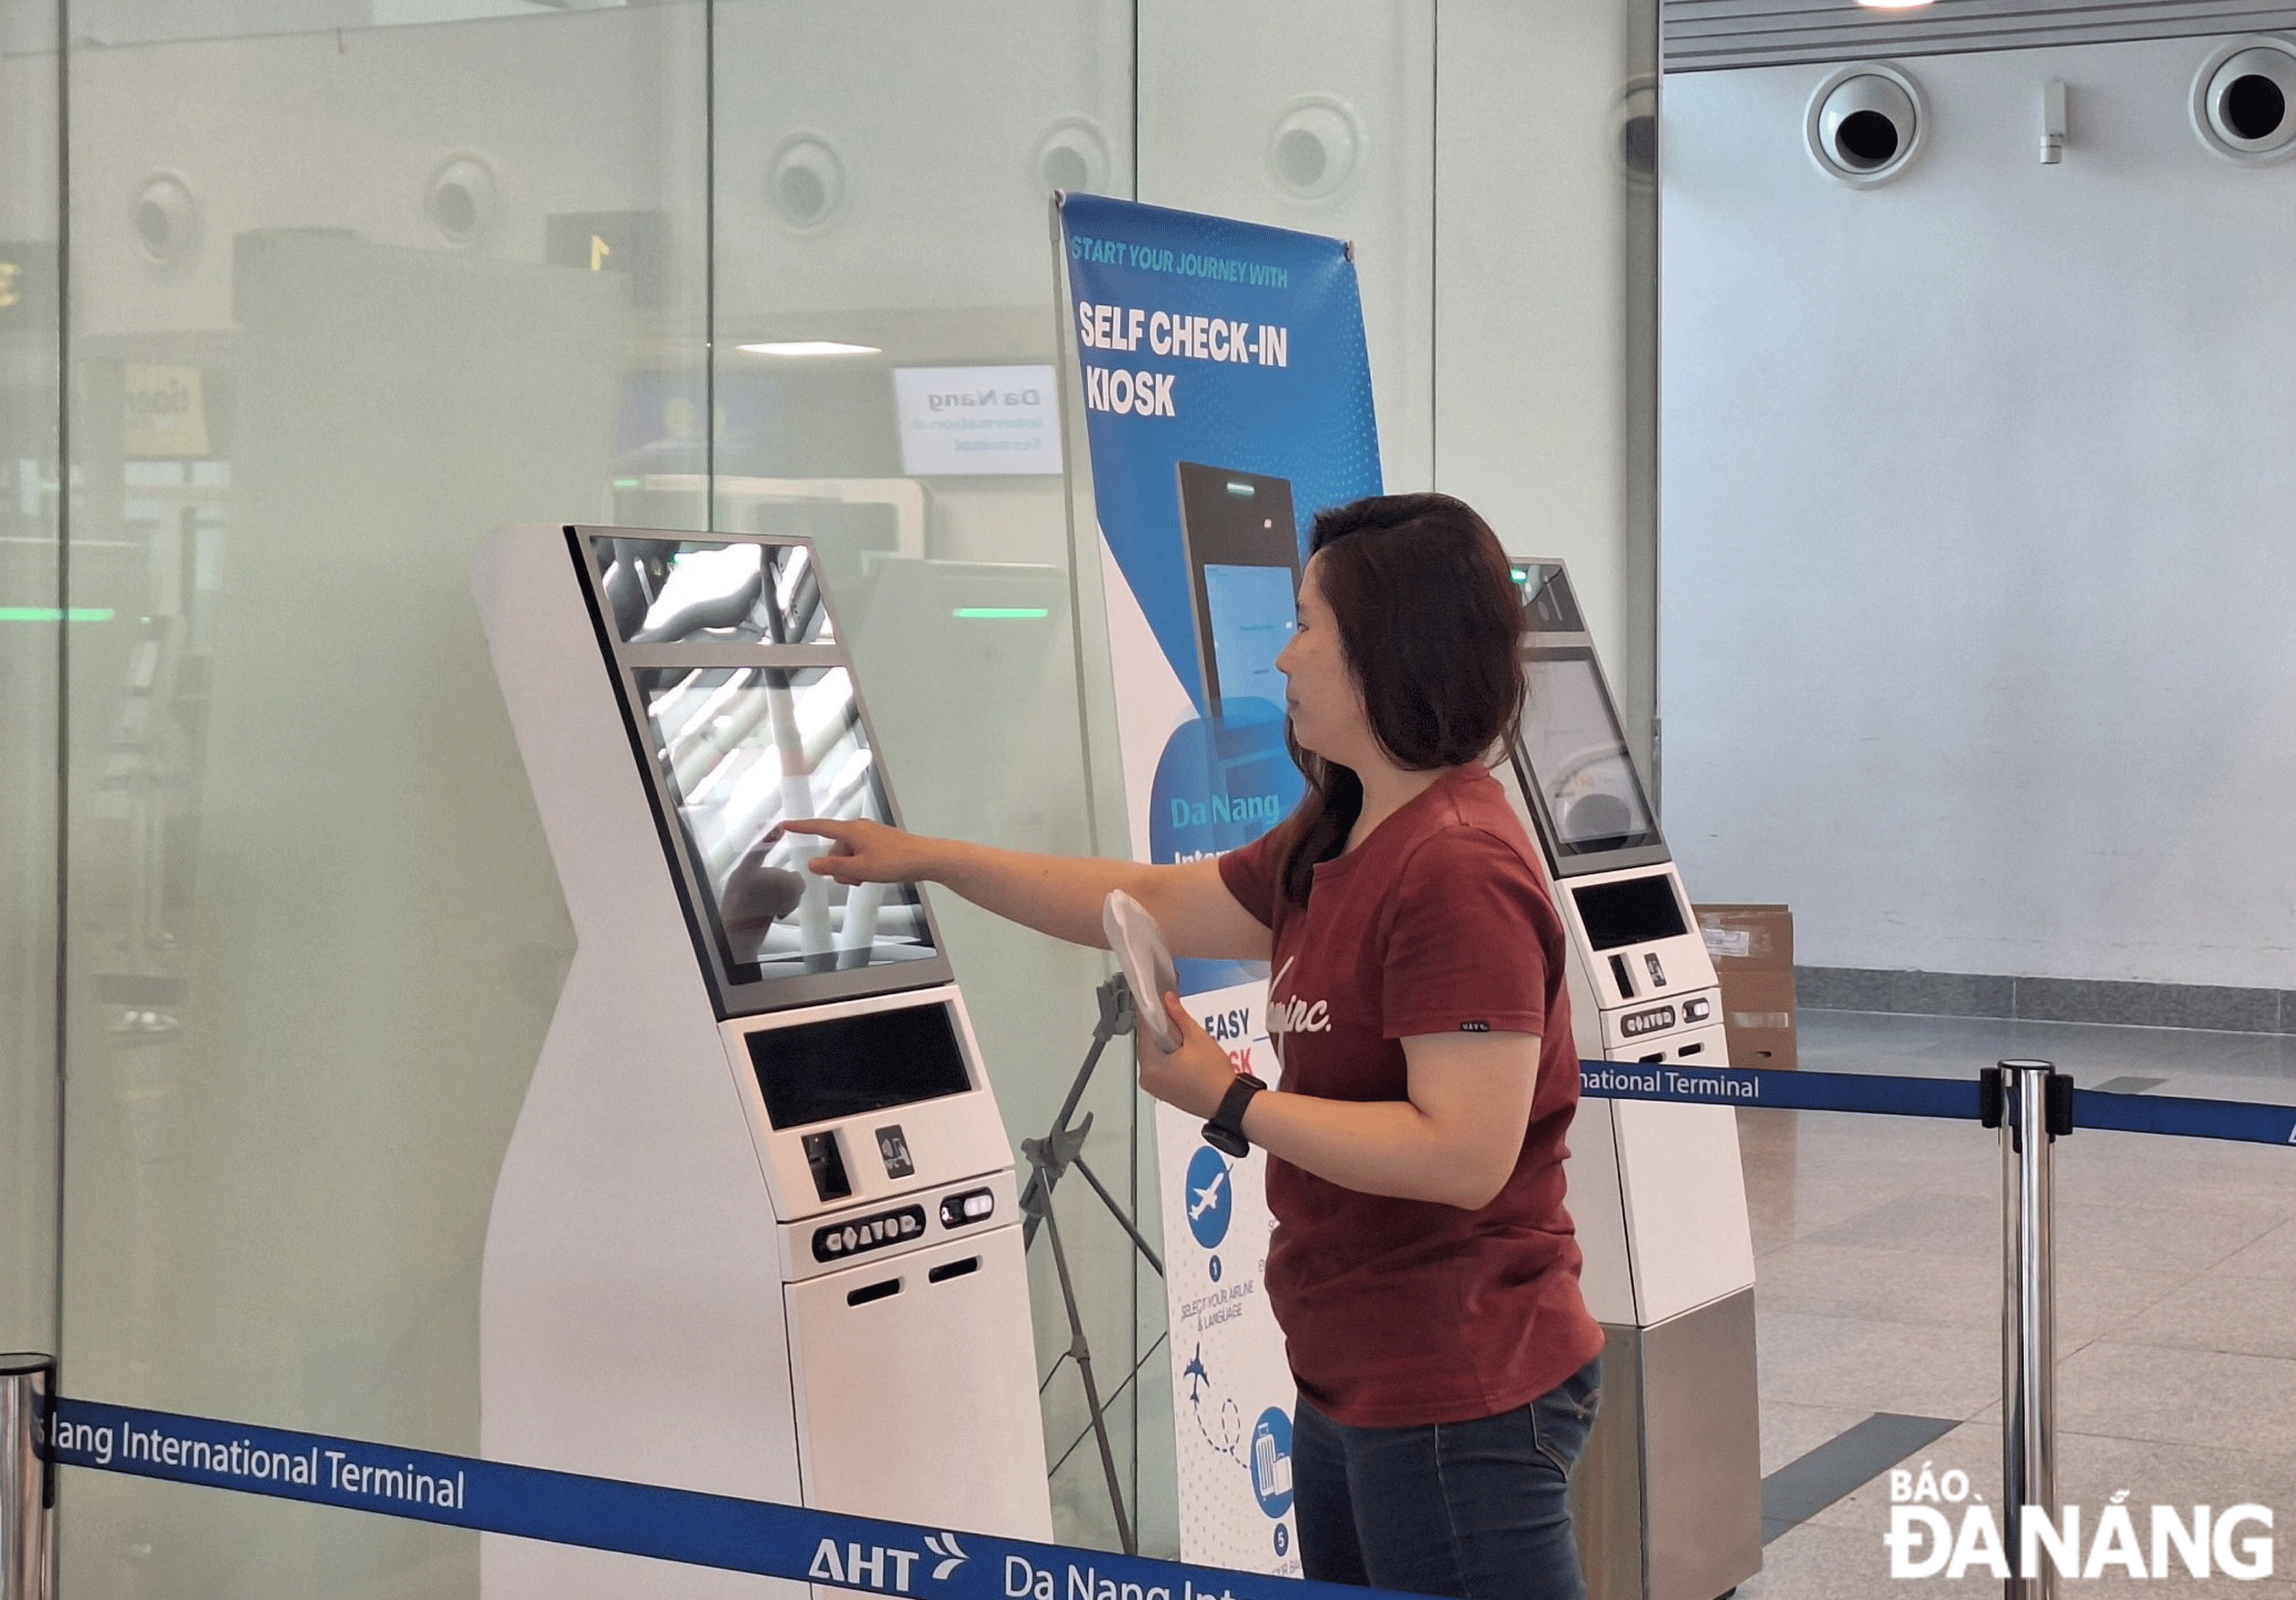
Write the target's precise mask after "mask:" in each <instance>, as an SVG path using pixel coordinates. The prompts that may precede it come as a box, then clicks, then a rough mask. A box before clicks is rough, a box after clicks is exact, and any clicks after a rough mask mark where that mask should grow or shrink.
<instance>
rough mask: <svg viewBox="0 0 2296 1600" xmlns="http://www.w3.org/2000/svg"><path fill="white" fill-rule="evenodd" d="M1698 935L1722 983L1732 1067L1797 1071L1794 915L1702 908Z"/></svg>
mask: <svg viewBox="0 0 2296 1600" xmlns="http://www.w3.org/2000/svg"><path fill="white" fill-rule="evenodd" d="M1698 932H1699V933H1700V935H1701V936H1703V937H1704V939H1705V945H1706V954H1707V956H1708V957H1711V958H1712V959H1713V964H1714V975H1715V976H1716V977H1718V978H1719V979H1721V980H1722V1028H1723V1032H1724V1034H1726V1035H1727V1040H1728V1043H1727V1048H1728V1049H1729V1051H1730V1060H1731V1065H1732V1066H1734V1067H1783V1068H1791V1067H1793V1066H1794V1065H1795V1064H1796V1061H1797V1056H1796V1051H1795V1045H1794V916H1793V913H1792V912H1791V911H1790V910H1788V909H1787V908H1786V907H1785V906H1699V907H1698Z"/></svg>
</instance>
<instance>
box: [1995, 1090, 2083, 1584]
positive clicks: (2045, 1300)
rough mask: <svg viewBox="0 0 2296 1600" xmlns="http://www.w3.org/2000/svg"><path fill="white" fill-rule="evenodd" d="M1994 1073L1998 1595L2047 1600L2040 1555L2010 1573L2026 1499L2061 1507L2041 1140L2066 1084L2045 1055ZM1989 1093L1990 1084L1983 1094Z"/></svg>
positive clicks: (2052, 1128) (2048, 1577)
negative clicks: (1998, 1196) (1998, 1200)
mask: <svg viewBox="0 0 2296 1600" xmlns="http://www.w3.org/2000/svg"><path fill="white" fill-rule="evenodd" d="M1999 1072H2000V1078H1999V1080H1998V1082H1999V1089H1998V1095H1999V1099H1998V1101H1997V1102H1994V1104H1989V1105H1988V1107H1987V1110H1988V1112H1989V1113H1991V1112H1993V1111H1994V1110H1995V1109H1996V1106H1997V1110H1998V1126H1999V1127H2000V1128H2001V1181H2002V1208H2001V1218H2002V1248H2001V1262H2002V1303H2001V1398H2002V1436H2001V1443H2002V1451H2001V1456H2002V1501H2003V1526H2002V1540H2003V1544H2004V1545H2006V1546H2007V1549H2006V1551H2005V1552H2004V1553H2005V1554H2006V1555H2007V1556H2008V1558H2009V1563H2010V1570H2011V1574H2012V1575H2011V1578H2010V1579H2009V1581H2008V1583H2007V1584H2006V1586H2004V1590H2003V1593H2004V1595H2005V1596H2006V1600H2055V1596H2056V1592H2057V1574H2056V1569H2055V1567H2054V1564H2052V1563H2051V1562H2048V1561H2047V1560H2046V1559H2043V1560H2042V1561H2041V1562H2040V1563H2039V1568H2040V1570H2038V1571H2037V1572H2035V1573H2033V1574H2031V1575H2030V1576H2019V1575H2018V1574H2019V1573H2020V1570H2021V1562H2022V1557H2023V1552H2024V1545H2025V1511H2026V1508H2027V1507H2028V1506H2030V1507H2034V1508H2037V1509H2044V1510H2045V1511H2047V1514H2048V1515H2049V1516H2050V1517H2051V1518H2052V1519H2054V1518H2055V1517H2056V1516H2057V1515H2058V1514H2059V1512H2058V1507H2057V1459H2056V1438H2057V1418H2056V1412H2057V1306H2056V1281H2055V1274H2054V1255H2055V1239H2054V1235H2053V1233H2052V1231H2051V1227H2052V1222H2051V1215H2050V1211H2051V1206H2050V1187H2049V1186H2050V1170H2049V1146H2050V1143H2051V1141H2052V1140H2054V1138H2055V1137H2056V1135H2057V1133H2058V1131H2059V1128H2060V1126H2061V1125H2062V1124H2063V1123H2064V1122H2066V1121H2067V1120H2068V1119H2066V1117H2065V1116H2064V1114H2063V1113H2064V1111H2067V1110H2069V1109H2070V1106H2071V1100H2070V1098H2069V1096H2067V1095H2066V1094H2065V1093H2064V1091H2065V1090H2070V1089H2071V1086H2072V1085H2071V1079H2070V1078H2064V1077H2059V1076H2058V1074H2057V1070H2056V1068H2055V1067H2054V1065H2053V1064H2052V1063H2050V1062H2047V1061H2027V1060H2009V1061H2003V1062H2002V1063H2001V1066H2000V1068H1999ZM2059 1085H2062V1088H2060V1087H2059ZM1993 1094H1994V1091H1992V1090H1991V1088H1990V1086H1989V1088H1988V1094H1987V1099H1988V1101H1992V1100H1993ZM1987 1120H1989V1121H1991V1120H1994V1117H1993V1116H1992V1115H1991V1114H1989V1115H1988V1117H1987ZM2067 1131H2070V1129H2069V1128H2068V1129H2067Z"/></svg>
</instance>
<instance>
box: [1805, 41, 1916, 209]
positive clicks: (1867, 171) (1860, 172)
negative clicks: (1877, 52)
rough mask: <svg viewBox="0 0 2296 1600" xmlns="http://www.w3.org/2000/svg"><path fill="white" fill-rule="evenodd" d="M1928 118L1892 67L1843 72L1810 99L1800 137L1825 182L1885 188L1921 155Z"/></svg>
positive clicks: (1854, 68) (1863, 67)
mask: <svg viewBox="0 0 2296 1600" xmlns="http://www.w3.org/2000/svg"><path fill="white" fill-rule="evenodd" d="M1928 121H1929V115H1928V111H1927V108H1926V107H1925V106H1923V104H1922V98H1921V90H1920V89H1918V88H1917V87H1916V86H1915V84H1914V81H1913V80H1912V79H1910V78H1909V77H1907V76H1906V75H1905V74H1904V73H1903V72H1899V71H1898V70H1897V69H1896V68H1895V67H1891V66H1883V65H1881V64H1878V63H1874V62H1866V63H1861V64H1858V65H1857V66H1851V67H1844V68H1842V69H1841V71H1840V72H1835V73H1834V74H1833V76H1832V77H1830V78H1828V79H1826V81H1824V82H1823V83H1821V84H1819V85H1818V88H1817V92H1816V94H1814V95H1812V96H1811V97H1810V103H1809V111H1808V114H1807V116H1805V118H1804V119H1803V124H1802V135H1803V138H1804V140H1806V141H1807V144H1808V146H1809V152H1810V157H1811V159H1813V160H1815V161H1816V163H1817V167H1818V170H1819V171H1820V172H1822V173H1824V174H1826V176H1828V177H1830V178H1834V179H1837V180H1839V181H1840V182H1841V183H1849V184H1852V185H1855V186H1857V187H1858V188H1870V187H1872V186H1873V185H1875V184H1876V183H1888V182H1889V181H1890V180H1891V179H1892V178H1894V177H1896V176H1897V175H1898V174H1900V173H1901V172H1903V171H1904V170H1905V169H1906V167H1907V166H1908V165H1909V164H1910V163H1911V162H1912V160H1913V157H1914V156H1915V154H1916V153H1917V152H1918V150H1919V149H1921V143H1922V140H1923V138H1924V137H1925V135H1926V133H1927V132H1928V126H1927V124H1928Z"/></svg>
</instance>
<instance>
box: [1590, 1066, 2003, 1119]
mask: <svg viewBox="0 0 2296 1600" xmlns="http://www.w3.org/2000/svg"><path fill="white" fill-rule="evenodd" d="M1578 1092H1579V1093H1580V1094H1584V1095H1586V1096H1588V1097H1589V1098H1593V1099H1601V1100H1664V1101H1674V1102H1683V1103H1690V1104H1696V1105H1750V1106H1767V1107H1769V1108H1770V1109H1772V1110H1773V1111H1868V1112H1875V1113H1878V1114H1880V1115H1883V1116H1891V1117H1962V1118H1966V1119H1969V1121H1971V1122H1975V1121H1976V1120H1977V1117H1978V1112H1979V1106H1978V1103H1977V1080H1976V1079H1975V1078H1950V1077H1881V1076H1879V1075H1877V1074H1871V1073H1863V1072H1793V1071H1789V1070H1787V1069H1785V1068H1777V1067H1694V1066H1690V1065H1688V1064H1687V1063H1684V1062H1679V1061H1581V1062H1579V1063H1578Z"/></svg>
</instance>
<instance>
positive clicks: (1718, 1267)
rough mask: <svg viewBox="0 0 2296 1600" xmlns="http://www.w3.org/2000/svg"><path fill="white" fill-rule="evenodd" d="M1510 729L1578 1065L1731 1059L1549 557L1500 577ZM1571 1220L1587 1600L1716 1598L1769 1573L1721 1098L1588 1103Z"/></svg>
mask: <svg viewBox="0 0 2296 1600" xmlns="http://www.w3.org/2000/svg"><path fill="white" fill-rule="evenodd" d="M1512 566H1513V569H1514V572H1515V574H1517V582H1518V584H1519V585H1520V587H1521V591H1522V594H1523V602H1524V622H1525V629H1524V634H1523V644H1522V657H1523V668H1524V677H1525V682H1526V693H1525V699H1524V703H1523V715H1522V720H1521V733H1520V737H1519V738H1518V740H1517V742H1516V743H1515V745H1513V747H1512V748H1511V749H1509V751H1508V752H1507V760H1506V761H1505V762H1503V763H1501V779H1502V781H1505V782H1506V783H1507V786H1508V787H1509V790H1510V791H1511V793H1512V795H1513V797H1514V799H1515V801H1516V804H1518V806H1519V807H1520V808H1521V810H1522V812H1523V813H1524V816H1525V818H1526V821H1528V822H1529V824H1530V828H1531V832H1532V834H1533V836H1534V837H1535V838H1537V839H1538V841H1539V847H1540V849H1541V851H1542V853H1543V855H1544V856H1545V861H1546V866H1547V870H1548V872H1549V874H1550V876H1551V878H1552V882H1553V887H1554V898H1555V903H1556V907H1557V909H1558V910H1559V911H1560V913H1561V914H1562V920H1563V925H1564V928H1565V929H1566V931H1567V932H1568V935H1569V947H1570V1006H1571V1021H1572V1026H1573V1027H1574V1029H1575V1030H1576V1033H1577V1047H1578V1053H1579V1055H1580V1057H1581V1058H1582V1059H1584V1060H1600V1061H1614V1062H1619V1063H1620V1064H1621V1065H1620V1068H1619V1070H1620V1071H1621V1072H1631V1073H1637V1074H1650V1075H1657V1074H1661V1073H1663V1072H1664V1070H1665V1069H1666V1068H1667V1066H1668V1065H1669V1064H1675V1063H1679V1064H1684V1065H1693V1066H1698V1067H1726V1066H1727V1065H1728V1064H1729V1062H1728V1058H1727V1054H1726V1051H1725V1047H1724V1044H1723V1036H1722V1009H1721V996H1720V991H1719V987H1718V985H1717V983H1716V980H1715V977H1714V970H1713V964H1712V963H1711V962H1710V961H1709V960H1708V959H1707V957H1706V951H1705V943H1704V941H1703V940H1702V939H1701V937H1700V935H1699V933H1698V929H1697V920H1696V917H1695V916H1694V915H1692V914H1691V911H1690V903H1689V899H1688V896H1687V895H1686V894H1685V892H1684V890H1683V888H1682V880H1681V874H1680V873H1679V872H1678V871H1677V870H1676V868H1675V865H1674V862H1673V858H1672V856H1671V855H1670V854H1669V852H1668V850H1667V848H1666V840H1665V838H1664V837H1663V836H1662V834H1661V832H1660V831H1659V826H1658V818H1657V813H1656V811H1655V808H1654V806H1653V805H1652V804H1651V802H1650V796H1649V792H1648V790H1647V789H1646V788H1645V787H1644V784H1643V780H1642V775H1641V773H1640V772H1639V771H1638V770H1637V768H1636V765H1635V761H1634V756H1633V753H1632V752H1631V750H1630V749H1629V748H1628V744H1627V740H1626V735H1625V732H1624V730H1623V728H1621V726H1620V721H1619V717H1618V711H1617V708H1616V705H1615V703H1614V702H1612V700H1611V691H1610V687H1609V685H1608V684H1607V683H1606V682H1605V681H1604V679H1603V668H1602V663H1601V661H1600V660H1598V659H1597V657H1596V655H1595V651H1594V639H1593V636H1592V635H1591V634H1589V633H1588V631H1587V627H1586V619H1585V617H1583V616H1582V615H1581V614H1580V611H1579V607H1578V602H1577V596H1576V594H1575V593H1574V592H1573V591H1572V589H1571V586H1570V580H1569V575H1568V574H1566V573H1565V572H1564V570H1563V566H1562V564H1561V563H1560V562H1559V561H1524V560H1518V561H1515V562H1514V563H1513V564H1512ZM1570 1150H1571V1155H1570V1162H1569V1194H1570V1212H1571V1216H1572V1219H1573V1221H1575V1222H1576V1223H1577V1230H1578V1238H1579V1244H1580V1247H1581V1248H1582V1249H1583V1251H1584V1252H1585V1255H1586V1264H1585V1267H1584V1270H1583V1272H1582V1275H1581V1284H1582V1287H1583V1288H1584V1289H1585V1292H1586V1303H1587V1308H1588V1309H1589V1310H1590V1311H1592V1312H1593V1313H1594V1316H1595V1319H1596V1320H1597V1321H1599V1322H1600V1323H1603V1331H1604V1333H1605V1335H1606V1343H1605V1348H1604V1351H1603V1391H1604V1392H1603V1412H1602V1416H1601V1417H1600V1419H1599V1420H1598V1421H1597V1422H1596V1424H1595V1429H1594V1435H1593V1437H1592V1438H1591V1440H1590V1441H1589V1443H1588V1446H1587V1451H1586V1458H1585V1460H1584V1461H1583V1462H1582V1463H1581V1466H1580V1468H1579V1470H1578V1472H1577V1475H1576V1476H1575V1477H1574V1481H1573V1493H1574V1494H1575V1495H1576V1496H1577V1502H1578V1505H1577V1519H1578V1521H1577V1526H1578V1537H1579V1547H1580V1553H1581V1554H1582V1556H1583V1557H1584V1558H1585V1561H1586V1568H1587V1581H1588V1586H1589V1589H1590V1591H1591V1593H1592V1595H1593V1596H1595V1600H1645V1597H1646V1600H1714V1596H1719V1595H1722V1594H1725V1593H1727V1592H1728V1591H1730V1590H1731V1589H1732V1588H1734V1587H1736V1586H1737V1585H1738V1584H1739V1582H1741V1581H1742V1580H1744V1579H1747V1578H1749V1577H1751V1576H1753V1574H1754V1573H1755V1572H1756V1571H1758V1570H1760V1569H1761V1565H1762V1553H1761V1552H1762V1508H1761V1436H1760V1422H1759V1417H1758V1414H1757V1411H1756V1400H1755V1395H1756V1389H1755V1366H1754V1302H1753V1284H1754V1251H1753V1243H1752V1238H1751V1235H1750V1233H1749V1231H1748V1225H1747V1214H1746V1187H1745V1181H1744V1177H1743V1174H1742V1173H1741V1171H1740V1170H1739V1158H1738V1125H1737V1119H1736V1113H1735V1112H1734V1111H1731V1109H1730V1108H1729V1107H1728V1106H1722V1105H1714V1106H1704V1105H1681V1104H1661V1103H1655V1102H1646V1101H1643V1102H1637V1101H1630V1100H1609V1099H1600V1098H1589V1099H1586V1100H1582V1101H1581V1102H1579V1107H1578V1113H1577V1119H1575V1120H1574V1121H1573V1123H1572V1125H1571V1130H1570Z"/></svg>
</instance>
